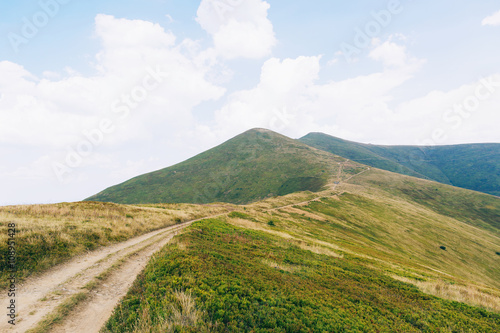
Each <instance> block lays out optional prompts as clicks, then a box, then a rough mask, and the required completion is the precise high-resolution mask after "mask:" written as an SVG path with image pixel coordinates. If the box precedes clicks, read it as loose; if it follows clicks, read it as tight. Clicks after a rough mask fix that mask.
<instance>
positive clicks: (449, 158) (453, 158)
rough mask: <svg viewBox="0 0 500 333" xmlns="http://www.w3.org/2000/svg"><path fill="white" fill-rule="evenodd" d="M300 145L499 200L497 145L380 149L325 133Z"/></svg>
mask: <svg viewBox="0 0 500 333" xmlns="http://www.w3.org/2000/svg"><path fill="white" fill-rule="evenodd" d="M299 141H300V142H303V143H305V144H307V145H309V146H311V147H315V148H318V149H321V150H324V151H327V152H329V153H332V154H335V155H338V156H342V157H344V158H348V159H351V160H353V161H356V162H359V163H362V164H365V165H369V166H372V167H375V168H379V169H383V170H388V171H392V172H397V173H400V174H403V175H409V176H413V177H419V178H424V179H429V180H434V181H437V182H440V183H443V184H448V185H453V186H457V187H462V188H466V189H469V190H474V191H479V192H484V193H488V194H492V195H495V196H500V144H498V143H485V144H465V145H450V146H379V145H370V144H363V143H357V142H352V141H347V140H342V139H339V138H336V137H333V136H330V135H326V134H323V133H310V134H308V135H306V136H304V137H303V138H301V139H299Z"/></svg>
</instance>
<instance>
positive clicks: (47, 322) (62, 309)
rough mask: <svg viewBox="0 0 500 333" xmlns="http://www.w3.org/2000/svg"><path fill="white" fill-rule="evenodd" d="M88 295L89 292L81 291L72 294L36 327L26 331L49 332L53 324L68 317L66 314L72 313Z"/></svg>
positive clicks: (31, 332) (32, 332)
mask: <svg viewBox="0 0 500 333" xmlns="http://www.w3.org/2000/svg"><path fill="white" fill-rule="evenodd" d="M88 296H89V294H88V292H80V293H78V294H75V295H72V296H71V297H70V298H68V299H67V300H65V301H64V302H63V303H62V304H60V305H59V306H58V307H57V308H56V309H55V310H54V311H53V312H51V313H50V315H48V316H47V317H46V318H44V319H43V320H42V321H40V322H39V323H38V325H37V326H36V327H34V328H32V329H30V330H28V331H26V333H46V332H49V331H50V330H51V329H52V328H53V325H56V324H57V323H60V322H62V321H63V320H64V318H66V316H67V315H68V314H70V313H71V311H73V309H74V308H75V307H76V306H77V305H78V304H80V303H81V302H83V301H85V300H86V299H87V298H88Z"/></svg>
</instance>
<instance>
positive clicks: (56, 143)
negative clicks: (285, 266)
mask: <svg viewBox="0 0 500 333" xmlns="http://www.w3.org/2000/svg"><path fill="white" fill-rule="evenodd" d="M499 55H500V3H499V2H498V0H482V1H480V2H479V1H477V2H472V1H465V0H455V1H451V0H442V1H430V0H421V1H412V0H384V1H379V0H370V1H368V0H358V1H340V0H315V1H305V0H267V1H264V0H202V1H186V0H140V1H139V0H119V1H118V0H107V1H97V0H86V1H83V0H24V1H1V2H0V205H11V204H31V203H53V202H69V201H79V200H83V199H85V198H86V197H89V196H91V195H93V194H95V193H97V192H99V191H101V190H103V189H105V188H107V187H109V186H112V185H115V184H118V183H121V182H123V181H126V180H128V179H130V178H131V177H134V176H137V175H140V174H143V173H146V172H151V171H154V170H158V169H161V168H164V167H167V166H171V165H174V164H176V163H179V162H181V161H183V160H186V159H188V158H190V157H192V156H194V155H196V154H198V153H201V152H203V151H205V150H207V149H210V148H212V147H214V146H217V145H219V144H221V143H222V142H224V141H226V140H228V139H230V138H232V137H234V136H236V135H238V134H240V133H242V132H244V131H246V130H248V129H251V128H255V127H260V128H267V129H270V130H274V131H276V132H279V133H281V134H284V135H287V136H289V137H292V138H300V137H302V136H304V135H306V134H307V133H309V132H323V133H326V134H330V135H333V136H336V137H340V138H343V139H347V140H353V141H358V142H364V143H372V144H391V145H402V144H405V145H445V144H461V143H481V142H497V143H498V142H500V131H499V130H498V124H499V123H500V112H499V111H500V66H499V65H500V60H499V59H500V58H499Z"/></svg>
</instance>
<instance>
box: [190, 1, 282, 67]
mask: <svg viewBox="0 0 500 333" xmlns="http://www.w3.org/2000/svg"><path fill="white" fill-rule="evenodd" d="M269 8H270V5H269V4H268V3H267V2H266V1H262V0H202V2H201V5H200V7H199V8H198V13H197V18H196V19H197V21H198V23H199V24H200V25H201V27H202V28H203V29H204V30H206V31H207V32H208V33H209V34H210V35H211V36H212V39H213V42H214V49H215V53H216V55H217V56H219V57H222V58H226V59H235V58H249V59H260V58H263V57H266V56H268V55H269V54H270V53H271V50H272V48H273V46H274V45H275V44H276V38H275V35H274V30H273V25H272V23H271V21H270V20H269V19H268V18H267V11H268V10H269Z"/></svg>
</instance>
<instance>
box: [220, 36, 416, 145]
mask: <svg viewBox="0 0 500 333" xmlns="http://www.w3.org/2000/svg"><path fill="white" fill-rule="evenodd" d="M370 57H371V58H372V59H374V60H376V61H379V62H381V63H382V64H384V70H383V71H382V72H375V73H370V74H366V75H362V76H358V77H355V78H350V79H346V80H341V81H331V82H327V83H319V82H318V81H319V79H318V78H319V75H320V71H321V66H320V61H321V57H298V58H296V59H285V60H282V61H280V60H279V59H275V58H272V59H270V60H268V61H266V62H265V64H264V65H263V67H262V73H261V78H260V83H259V84H258V85H257V86H256V87H255V88H253V89H249V90H245V91H239V92H236V93H234V94H232V95H231V96H230V97H229V99H228V103H227V104H226V105H225V106H224V107H222V108H221V109H219V110H218V111H217V113H216V117H217V123H218V124H219V127H220V128H231V129H232V130H234V131H235V132H238V131H241V130H243V129H245V128H249V127H257V126H258V127H267V128H271V129H275V130H282V131H284V132H285V133H286V134H288V135H291V136H300V135H304V134H306V133H307V132H308V131H318V130H323V131H326V132H329V133H332V132H334V133H335V134H337V135H339V136H341V135H349V138H351V139H362V138H363V137H364V136H370V135H373V134H374V133H377V132H378V131H379V129H376V128H375V127H374V125H376V124H378V123H381V122H382V121H383V120H382V119H384V118H385V117H387V116H388V115H390V114H392V113H393V111H392V110H391V109H390V107H389V104H390V103H391V102H392V101H393V99H394V97H393V96H392V93H393V91H394V89H395V88H397V87H399V86H401V85H402V84H404V83H405V82H407V81H408V80H409V79H411V78H412V77H413V75H414V74H415V73H416V72H417V71H418V70H419V69H420V68H421V66H422V65H423V63H424V62H423V61H422V60H420V59H416V58H414V57H412V56H410V55H409V54H408V52H407V50H406V48H405V46H404V45H401V44H397V43H396V42H392V41H386V42H378V43H376V45H374V48H373V50H372V53H371V54H370ZM326 124H329V125H326Z"/></svg>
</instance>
